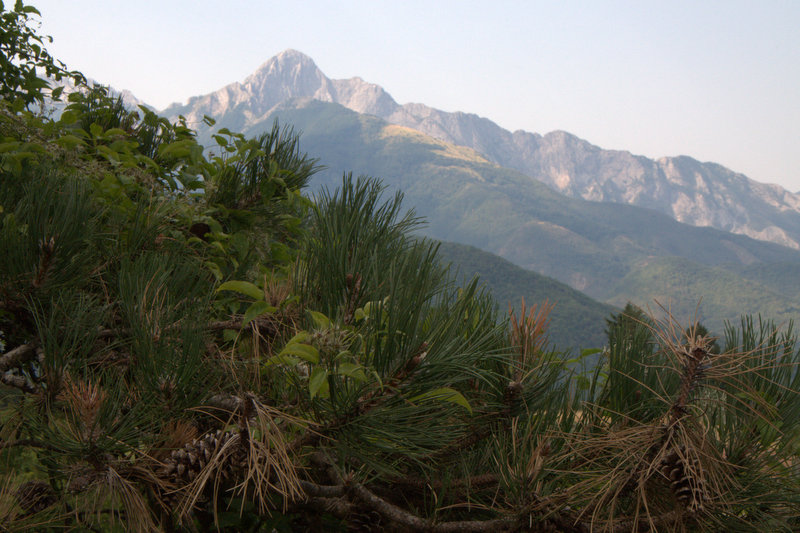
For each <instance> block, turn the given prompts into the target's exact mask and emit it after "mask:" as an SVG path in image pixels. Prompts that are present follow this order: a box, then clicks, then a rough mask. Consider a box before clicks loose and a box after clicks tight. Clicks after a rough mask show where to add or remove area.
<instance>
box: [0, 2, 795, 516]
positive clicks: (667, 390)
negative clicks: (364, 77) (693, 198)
mask: <svg viewBox="0 0 800 533" xmlns="http://www.w3.org/2000/svg"><path fill="white" fill-rule="evenodd" d="M0 9H2V14H3V17H2V19H1V20H2V21H3V27H2V30H3V33H2V34H0V35H1V38H2V39H4V40H5V41H4V43H7V42H10V41H15V42H13V43H11V44H13V45H14V46H13V47H11V48H4V50H12V52H5V53H6V54H7V57H9V58H10V59H11V60H10V61H6V62H5V63H3V65H2V68H3V70H4V72H3V75H4V79H7V80H10V79H13V78H12V76H17V75H19V78H18V79H21V80H23V81H22V82H21V83H20V84H17V85H15V86H9V87H0V96H1V97H2V100H0V154H2V159H0V335H1V337H0V342H1V343H2V347H1V348H0V382H1V383H0V464H2V480H0V528H1V529H3V530H4V531H30V530H45V531H48V530H58V529H69V530H79V531H83V530H89V531H115V530H116V531H123V530H124V531H159V530H160V531H212V530H217V529H219V530H227V531H273V530H276V531H336V530H339V531H345V530H351V531H369V530H380V529H385V530H389V531H442V532H444V531H503V530H507V531H576V532H577V531H589V530H596V531H640V530H654V529H658V530H719V531H732V530H754V529H756V528H763V527H764V525H765V524H766V525H767V526H768V527H771V528H772V529H776V530H786V531H790V530H796V529H797V528H798V527H800V521H798V514H799V513H800V484H799V483H800V482H799V481H798V476H797V451H798V438H799V437H800V435H798V430H800V425H799V422H798V420H800V417H799V416H798V415H800V412H798V411H800V402H798V398H797V392H796V391H797V390H798V387H800V383H798V380H800V375H798V373H797V372H796V369H797V363H798V359H799V358H800V354H799V353H798V350H797V346H796V344H795V340H794V337H793V336H792V335H791V334H790V333H779V332H778V331H777V330H776V328H775V327H774V326H773V325H772V324H771V323H754V322H753V321H750V320H748V319H745V320H744V321H743V322H742V324H741V326H740V327H737V328H733V327H730V328H728V331H727V334H726V337H725V339H724V342H722V343H721V344H722V345H723V347H722V349H721V350H719V353H717V350H715V349H712V346H713V343H712V339H710V338H709V337H707V336H705V335H704V334H702V332H701V330H700V329H698V328H689V331H688V332H687V331H686V329H685V328H683V327H682V326H679V325H677V324H676V323H675V322H674V321H673V320H672V319H671V317H667V318H666V319H664V320H662V321H655V320H653V319H650V318H647V317H646V316H645V315H643V314H641V313H640V312H638V311H636V310H635V309H633V308H629V309H627V311H626V312H625V313H621V314H618V315H615V316H613V317H611V318H609V321H608V323H607V324H606V326H607V334H608V343H607V347H606V349H605V351H604V352H603V354H602V359H601V364H599V365H597V366H596V367H594V368H592V369H586V371H585V372H575V371H574V370H572V369H574V368H575V366H576V365H577V364H578V363H579V361H564V360H563V358H562V357H561V356H560V354H559V353H558V352H556V351H551V350H550V349H548V348H547V345H546V343H545V342H544V339H545V336H546V328H545V325H546V323H547V318H548V317H547V313H548V308H547V307H546V306H535V307H534V308H533V309H531V310H525V309H522V310H521V311H520V312H519V313H515V314H514V315H513V316H512V317H510V318H509V317H503V316H500V315H498V314H497V313H496V311H495V305H494V302H493V301H492V299H491V297H490V296H489V295H487V294H485V293H484V292H483V291H482V290H480V288H479V286H478V283H477V282H476V281H472V282H470V283H467V284H466V285H464V286H458V285H457V284H456V283H454V280H453V278H452V275H451V274H450V273H449V272H448V271H447V270H446V269H445V268H443V267H442V266H441V265H440V264H439V263H438V261H437V260H436V257H437V247H436V245H435V244H433V243H431V242H429V241H426V240H420V239H418V238H416V237H415V236H414V234H413V232H414V230H415V229H416V228H417V227H418V224H419V222H420V221H419V219H417V218H416V217H415V216H414V213H413V212H407V211H405V210H404V208H403V207H402V195H400V194H397V195H394V196H387V195H385V194H384V191H383V189H382V187H381V185H380V183H379V182H378V181H377V180H375V179H371V178H358V179H354V178H352V177H350V176H348V175H346V176H344V178H343V179H342V180H341V182H340V184H339V186H338V187H337V188H335V189H333V188H331V189H325V190H323V191H322V192H321V193H319V194H317V195H316V196H315V198H314V201H313V202H312V201H311V200H309V199H308V198H307V197H305V196H304V195H303V194H302V190H303V186H304V185H305V184H306V183H307V182H308V180H309V179H310V177H311V176H312V175H313V174H314V173H315V171H317V170H318V168H319V167H318V162H317V161H316V160H315V159H313V158H310V157H309V156H307V155H306V154H304V153H303V152H302V151H301V150H300V146H299V140H298V137H297V136H296V135H295V134H294V133H293V132H292V130H291V129H290V128H286V127H279V126H278V125H277V124H275V125H274V127H273V128H272V129H271V130H269V131H268V133H266V134H262V135H259V136H258V137H255V138H252V139H248V138H245V137H244V136H242V135H238V134H236V133H232V132H230V131H227V130H225V129H222V130H220V131H218V132H217V133H216V134H215V137H214V142H215V147H214V152H216V153H217V154H219V155H213V156H209V155H206V152H205V151H204V150H203V147H202V146H201V145H199V144H198V143H197V140H196V138H195V133H194V132H193V131H192V130H191V129H189V128H187V127H186V126H185V125H184V124H182V123H180V122H179V123H177V124H172V123H169V122H168V121H166V120H165V119H163V118H160V117H158V116H157V115H155V114H154V113H152V112H151V111H149V110H147V109H143V108H140V109H138V110H135V111H132V110H129V109H127V108H126V107H125V106H124V104H123V103H122V102H121V101H120V100H119V99H115V98H113V97H111V96H109V94H108V93H107V91H105V90H104V89H102V88H89V87H85V86H83V87H82V89H81V90H80V91H78V92H75V93H73V94H70V95H69V98H68V100H67V102H65V103H66V104H67V105H66V108H65V109H64V111H63V112H62V113H61V114H60V116H59V118H58V119H52V118H48V117H47V115H46V114H43V113H41V112H38V111H34V110H32V109H34V107H32V106H31V105H32V104H35V103H36V102H44V95H45V94H46V93H45V89H43V86H42V83H41V80H39V79H38V78H35V77H34V78H32V77H30V76H29V75H27V74H25V73H26V72H28V73H29V72H30V70H27V71H26V70H25V69H26V68H28V66H29V65H30V66H31V67H32V68H35V67H41V68H48V67H49V68H52V69H55V70H57V71H59V72H61V73H62V74H64V75H67V73H66V71H65V70H64V69H63V67H62V66H58V65H57V64H56V63H54V62H53V60H52V58H50V57H49V56H46V55H37V56H34V57H33V59H31V60H30V63H26V61H28V59H26V58H25V57H23V56H21V55H18V56H16V57H15V56H14V54H15V53H17V52H14V50H23V53H26V52H24V51H25V50H26V46H28V45H30V46H32V45H33V44H35V43H34V41H32V40H31V39H32V37H31V34H30V33H26V31H17V30H19V29H20V28H23V27H26V26H24V25H25V23H26V22H27V20H28V18H29V17H31V16H34V15H35V14H36V12H35V10H33V9H32V8H26V7H24V6H23V5H22V4H21V3H17V4H16V5H15V7H14V9H6V8H5V7H4V6H3V5H2V4H0ZM36 42H38V41H36ZM54 96H58V95H57V94H56V95H54ZM209 121H210V119H209Z"/></svg>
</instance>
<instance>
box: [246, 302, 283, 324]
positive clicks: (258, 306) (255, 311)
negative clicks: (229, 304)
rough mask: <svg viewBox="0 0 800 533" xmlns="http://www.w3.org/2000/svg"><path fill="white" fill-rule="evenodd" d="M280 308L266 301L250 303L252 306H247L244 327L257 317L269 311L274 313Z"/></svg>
mask: <svg viewBox="0 0 800 533" xmlns="http://www.w3.org/2000/svg"><path fill="white" fill-rule="evenodd" d="M277 310H278V308H277V307H275V306H274V305H269V304H268V303H267V302H265V301H259V302H253V303H252V304H250V307H248V308H247V311H245V313H244V320H243V321H242V327H244V326H246V325H247V324H249V323H250V321H251V320H253V319H254V318H256V317H259V316H261V315H265V314H267V313H274V312H275V311H277Z"/></svg>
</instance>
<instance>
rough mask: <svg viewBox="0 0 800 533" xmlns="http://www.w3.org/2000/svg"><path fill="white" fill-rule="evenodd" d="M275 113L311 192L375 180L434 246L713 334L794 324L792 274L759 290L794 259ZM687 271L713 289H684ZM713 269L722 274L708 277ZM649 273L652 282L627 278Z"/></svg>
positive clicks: (307, 110) (396, 132) (303, 109)
mask: <svg viewBox="0 0 800 533" xmlns="http://www.w3.org/2000/svg"><path fill="white" fill-rule="evenodd" d="M275 116H277V117H280V118H281V119H282V120H286V121H288V122H291V123H292V124H294V125H295V126H296V127H298V128H299V129H301V130H302V131H303V143H304V146H305V147H307V148H308V150H309V151H310V153H313V154H315V155H316V156H318V157H320V158H321V159H322V160H323V161H324V162H325V165H326V167H327V168H326V169H323V170H322V171H321V172H320V173H318V174H317V175H316V176H315V177H314V178H313V179H312V182H311V189H312V191H313V190H314V189H315V188H316V187H318V186H320V185H323V184H325V185H328V186H332V185H334V184H335V183H336V182H337V181H338V180H339V179H340V177H341V174H342V173H343V172H345V171H347V170H350V169H358V170H357V172H363V173H365V174H372V175H378V176H381V177H382V179H383V182H384V183H385V184H386V185H389V186H390V187H392V188H393V190H401V191H403V192H404V194H405V195H406V198H407V200H408V203H409V204H410V205H413V206H414V207H415V208H416V210H417V212H418V213H420V214H422V215H424V216H425V218H426V219H427V221H428V224H427V225H425V226H424V227H423V228H422V232H423V233H424V234H426V235H429V236H431V237H433V238H436V239H440V240H444V241H454V242H460V243H464V244H468V245H471V246H475V247H477V248H480V249H482V250H484V251H488V252H492V253H494V254H496V255H499V256H501V257H503V258H504V259H507V260H509V261H511V262H512V263H515V264H516V265H518V266H521V267H523V268H525V269H526V270H531V271H534V272H538V273H540V274H544V275H546V276H550V277H553V278H555V279H557V280H559V281H561V282H563V283H566V284H568V285H570V286H571V287H573V288H575V289H578V290H581V291H583V292H584V293H586V294H588V295H589V296H590V297H592V298H594V299H596V300H599V301H601V302H605V303H608V304H612V305H615V306H624V305H625V303H626V302H627V301H632V302H634V303H635V304H637V305H639V306H641V307H648V306H650V307H652V308H654V309H657V307H656V305H655V303H654V300H658V301H659V302H660V303H661V304H663V305H665V306H671V307H672V308H673V309H675V312H676V316H678V317H680V319H681V320H683V321H687V320H690V319H694V317H695V313H696V312H697V313H698V314H699V318H700V319H701V320H703V321H704V322H708V324H709V325H710V327H712V330H713V331H715V332H717V333H720V334H721V333H722V331H723V330H724V324H725V322H726V321H732V322H736V321H738V317H739V316H740V315H741V314H742V313H753V314H758V313H761V314H762V315H764V316H770V317H772V318H774V319H775V320H777V321H779V322H781V323H788V321H790V320H798V319H800V310H798V308H797V306H796V304H795V302H796V299H792V298H791V297H790V296H788V295H787V293H785V292H784V291H782V290H780V289H778V290H776V288H775V287H776V286H780V284H781V283H782V282H783V281H788V279H789V277H790V276H784V277H782V278H781V281H780V282H778V285H776V284H775V283H773V284H772V285H766V284H762V283H764V282H765V281H767V280H768V279H769V278H770V277H771V274H768V273H769V272H774V271H776V269H777V270H779V271H781V272H784V271H785V272H792V268H794V267H792V266H791V265H800V252H798V251H796V250H792V249H789V248H785V247H783V246H778V245H776V244H772V243H765V242H762V241H757V240H754V239H750V238H748V237H744V236H742V235H733V234H730V233H726V232H723V231H719V230H714V229H712V228H697V227H693V226H689V225H686V224H681V223H679V222H676V221H675V220H672V219H671V218H669V217H668V216H666V215H664V214H661V213H658V212H656V211H652V210H649V209H642V208H639V207H634V206H629V205H620V204H611V203H600V202H587V201H584V200H579V199H573V198H567V197H564V196H562V195H560V194H558V193H555V192H554V191H552V190H551V189H550V188H549V187H547V186H545V185H544V184H542V183H536V182H531V181H530V180H529V179H528V178H526V177H525V176H523V175H521V174H519V173H517V172H515V171H512V170H508V169H504V168H501V167H498V166H496V165H494V164H491V163H489V162H488V161H487V160H485V159H483V158H482V157H481V156H480V155H479V154H477V153H476V152H474V151H472V150H469V149H467V148H463V147H457V146H454V145H451V144H447V143H444V142H442V141H438V140H436V139H433V138H431V137H427V136H425V135H422V134H421V133H419V132H416V131H414V130H411V129H408V128H401V127H398V126H394V125H391V124H387V123H386V122H384V121H382V120H380V119H378V118H376V117H374V116H368V115H359V114H357V113H354V112H352V111H349V110H347V109H345V108H343V107H341V106H338V105H336V104H329V103H324V102H319V101H308V100H305V101H295V102H292V103H290V104H287V105H286V106H285V107H284V108H283V109H281V110H279V111H277V112H276V114H275ZM267 125H268V123H259V124H256V125H254V126H253V127H252V129H251V130H250V133H251V134H255V133H257V132H259V131H263V129H264V128H265V127H267ZM772 265H780V266H774V267H773V266H772ZM656 266H658V271H657V273H655V270H654V269H655V268H656ZM687 268H688V269H689V270H691V271H692V272H695V273H698V274H699V273H706V274H705V275H706V276H707V277H713V278H714V280H713V283H699V282H698V283H694V282H691V279H688V278H686V276H685V275H684V272H685V271H686V269H687ZM714 269H725V271H724V272H722V274H724V275H716V276H714V275H713V272H714ZM787 269H788V270H787ZM762 271H763V274H762V273H761V272H762ZM648 272H649V273H650V274H648ZM745 273H746V274H745ZM654 275H655V276H657V278H658V280H657V283H655V284H647V283H639V282H637V281H636V280H637V279H638V277H641V276H645V277H647V276H650V277H649V278H648V279H652V278H653V276H654ZM698 279H699V278H698ZM628 281H630V283H628ZM788 285H792V286H794V285H795V284H794V283H791V282H789V283H788ZM790 290H791V289H790ZM734 295H735V296H734Z"/></svg>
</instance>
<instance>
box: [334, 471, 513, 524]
mask: <svg viewBox="0 0 800 533" xmlns="http://www.w3.org/2000/svg"><path fill="white" fill-rule="evenodd" d="M350 488H351V490H352V492H353V494H355V495H356V496H357V497H358V499H359V500H361V501H362V502H363V503H365V504H367V505H369V506H370V507H371V508H372V509H373V510H374V511H376V512H378V513H379V514H380V515H382V516H384V517H385V518H387V519H388V520H390V521H391V522H394V523H395V524H399V525H403V526H406V527H410V528H412V529H414V530H415V531H429V532H431V533H451V532H452V533H455V532H465V533H469V532H476V533H479V532H484V531H503V530H508V529H509V528H511V527H513V525H514V522H513V521H510V520H507V519H504V518H498V519H492V520H464V521H457V522H440V523H438V524H437V523H434V522H431V521H430V520H425V519H424V518H420V517H418V516H416V515H414V514H411V513H410V512H408V511H406V510H405V509H401V508H400V507H397V506H396V505H394V504H391V503H389V502H387V501H386V500H384V499H383V498H381V497H379V496H377V495H376V494H375V493H373V492H372V491H370V490H369V489H367V488H366V487H364V486H363V485H361V484H359V483H354V484H353V485H351V486H350Z"/></svg>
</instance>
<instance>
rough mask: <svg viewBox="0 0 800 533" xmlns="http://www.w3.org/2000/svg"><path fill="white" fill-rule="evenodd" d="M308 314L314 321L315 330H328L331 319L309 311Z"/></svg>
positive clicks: (317, 312)
mask: <svg viewBox="0 0 800 533" xmlns="http://www.w3.org/2000/svg"><path fill="white" fill-rule="evenodd" d="M308 313H309V314H310V315H311V320H313V321H314V326H316V327H317V329H328V328H329V327H331V319H330V318H328V317H326V316H325V315H324V314H322V313H320V312H319V311H309V312H308Z"/></svg>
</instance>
